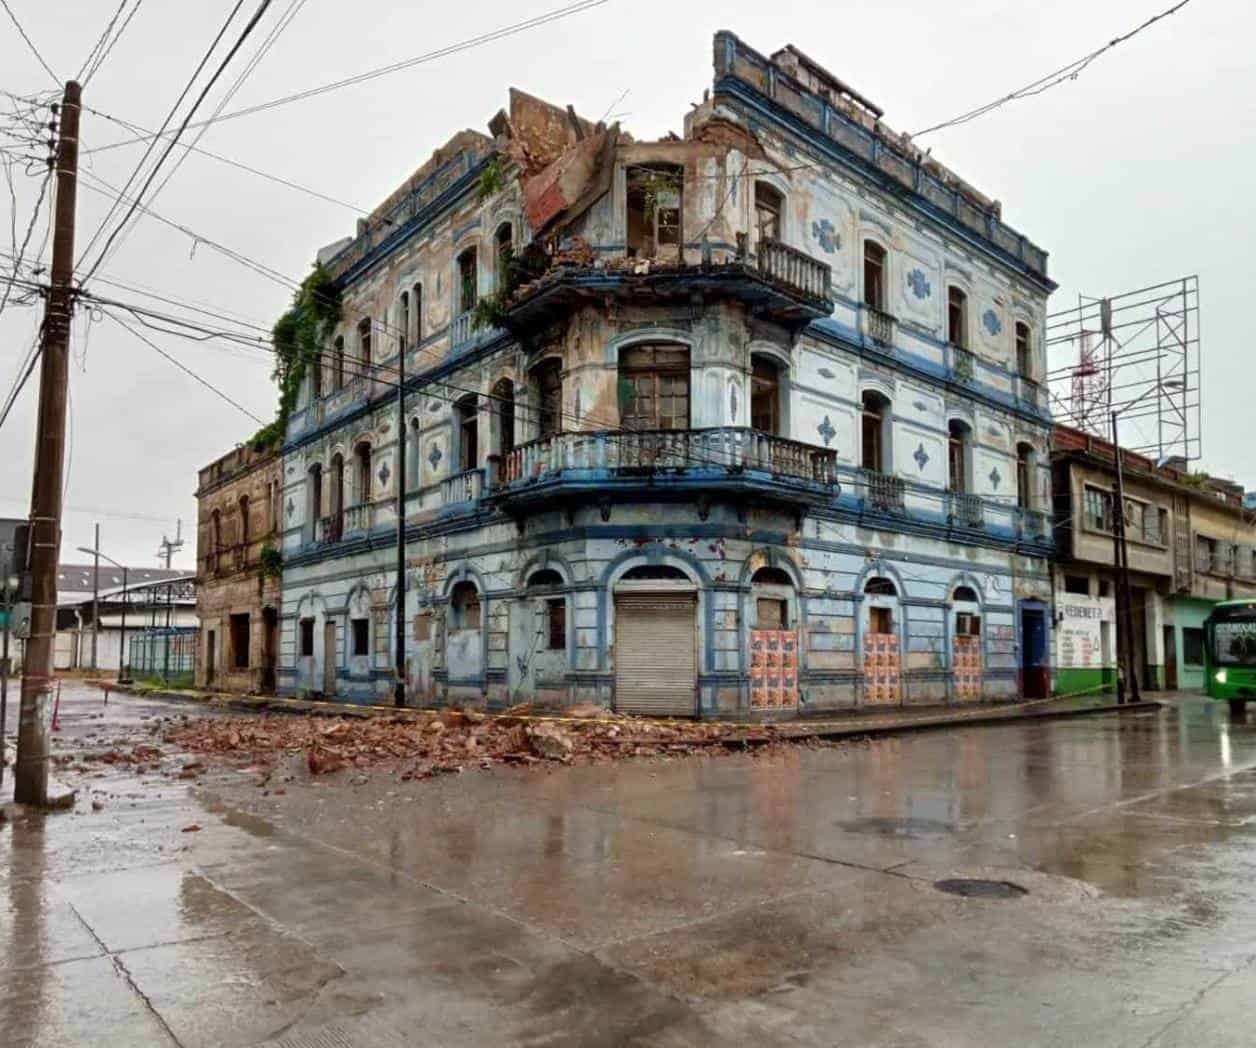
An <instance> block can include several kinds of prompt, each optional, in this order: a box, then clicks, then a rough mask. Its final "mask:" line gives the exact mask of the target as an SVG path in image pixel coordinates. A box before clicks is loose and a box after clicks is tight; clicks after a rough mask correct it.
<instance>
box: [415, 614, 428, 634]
mask: <svg viewBox="0 0 1256 1048" xmlns="http://www.w3.org/2000/svg"><path fill="white" fill-rule="evenodd" d="M414 639H415V640H431V639H432V616H431V615H429V614H428V613H427V612H424V613H423V614H422V615H416V616H414Z"/></svg>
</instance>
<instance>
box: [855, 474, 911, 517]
mask: <svg viewBox="0 0 1256 1048" xmlns="http://www.w3.org/2000/svg"><path fill="white" fill-rule="evenodd" d="M861 473H862V476H863V485H864V498H865V499H866V500H867V502H868V503H869V504H870V505H872V506H874V507H876V508H877V509H885V510H901V509H902V508H903V506H904V498H905V495H906V492H907V485H906V484H905V483H904V482H903V480H902V478H901V477H895V476H893V475H891V474H889V473H878V472H876V471H875V470H871V469H865V470H861Z"/></svg>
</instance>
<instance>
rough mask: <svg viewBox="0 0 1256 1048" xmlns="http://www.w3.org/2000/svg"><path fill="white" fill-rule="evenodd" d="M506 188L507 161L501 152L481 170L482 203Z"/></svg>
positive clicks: (480, 194)
mask: <svg viewBox="0 0 1256 1048" xmlns="http://www.w3.org/2000/svg"><path fill="white" fill-rule="evenodd" d="M505 188H506V162H505V161H504V160H503V159H502V157H501V154H500V153H499V154H497V155H496V156H494V157H493V159H492V160H490V161H489V162H488V165H487V166H486V167H485V168H484V170H483V171H481V172H480V191H479V196H478V199H479V202H480V203H481V204H482V203H484V201H486V200H487V199H488V198H489V197H491V196H493V195H495V194H497V193H500V192H501V191H502V190H503V189H505Z"/></svg>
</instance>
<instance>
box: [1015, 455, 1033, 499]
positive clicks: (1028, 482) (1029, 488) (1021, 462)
mask: <svg viewBox="0 0 1256 1048" xmlns="http://www.w3.org/2000/svg"><path fill="white" fill-rule="evenodd" d="M1033 467H1034V449H1033V448H1032V447H1031V446H1030V445H1029V444H1017V445H1016V505H1018V506H1019V507H1020V508H1021V509H1033V508H1034V487H1033V473H1034V470H1033Z"/></svg>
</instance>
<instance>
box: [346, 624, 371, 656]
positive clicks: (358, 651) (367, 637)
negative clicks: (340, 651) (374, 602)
mask: <svg viewBox="0 0 1256 1048" xmlns="http://www.w3.org/2000/svg"><path fill="white" fill-rule="evenodd" d="M349 625H350V627H351V629H352V634H353V654H354V655H358V656H361V655H369V654H370V653H371V620H370V619H350V620H349Z"/></svg>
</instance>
